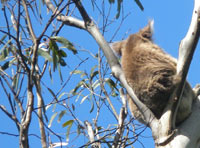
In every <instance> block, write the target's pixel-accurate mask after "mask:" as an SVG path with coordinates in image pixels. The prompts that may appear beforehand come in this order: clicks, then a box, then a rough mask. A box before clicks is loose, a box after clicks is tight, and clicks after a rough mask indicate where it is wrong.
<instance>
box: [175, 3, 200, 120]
mask: <svg viewBox="0 0 200 148" xmlns="http://www.w3.org/2000/svg"><path fill="white" fill-rule="evenodd" d="M199 36H200V1H199V0H194V9H193V14H192V19H191V23H190V26H189V29H188V32H187V34H186V36H185V37H184V38H183V40H182V41H181V43H180V46H179V57H178V63H177V75H178V76H180V78H181V81H180V84H179V85H178V87H177V98H178V103H177V106H176V110H175V115H174V117H173V121H174V122H175V118H176V113H177V110H178V106H179V104H180V101H181V95H182V92H183V90H184V87H185V80H186V77H187V73H188V70H189V67H190V63H191V61H192V57H193V54H194V51H195V49H196V46H197V43H198V40H199Z"/></svg>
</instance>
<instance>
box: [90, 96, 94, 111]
mask: <svg viewBox="0 0 200 148" xmlns="http://www.w3.org/2000/svg"><path fill="white" fill-rule="evenodd" d="M90 102H91V108H90V113H91V112H93V110H94V102H93V100H92V99H90Z"/></svg>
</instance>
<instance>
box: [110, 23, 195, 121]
mask: <svg viewBox="0 0 200 148" xmlns="http://www.w3.org/2000/svg"><path fill="white" fill-rule="evenodd" d="M153 23H154V22H153V21H150V22H149V23H148V25H147V26H146V27H144V28H143V29H141V30H140V31H139V32H138V33H136V34H132V35H130V36H129V37H128V38H127V39H125V40H122V41H119V42H115V43H112V45H111V46H112V49H113V50H114V51H115V52H116V53H117V54H118V55H120V56H121V66H122V69H123V72H124V74H125V77H126V80H127V83H128V84H129V85H130V87H131V88H132V89H133V90H134V92H135V94H136V95H137V97H138V98H139V99H140V101H142V102H143V103H144V104H145V105H146V106H147V107H148V108H149V109H150V110H151V111H152V112H153V113H154V115H155V117H156V118H157V119H159V118H160V117H161V115H162V114H163V111H164V108H165V107H166V104H167V103H168V100H169V98H170V96H171V94H172V93H173V91H174V89H175V87H176V85H177V84H178V82H179V80H180V79H179V78H177V76H176V65H177V60H176V59H175V58H173V57H172V56H170V55H169V54H167V53H165V52H164V51H163V50H162V49H161V48H160V47H159V46H158V45H156V44H154V43H153V40H152V34H153ZM195 97H196V95H195V93H194V91H193V90H192V88H191V86H190V84H189V83H188V82H186V83H185V89H184V92H183V95H182V101H181V103H180V106H179V108H178V112H177V117H176V123H177V124H178V123H181V122H182V121H184V120H185V119H186V118H187V117H188V116H189V114H190V113H191V108H192V103H193V100H194V98H195ZM128 104H129V108H130V111H131V113H132V115H133V116H134V117H135V118H136V119H138V120H139V121H142V120H143V119H142V115H141V113H140V112H139V110H138V109H137V107H136V105H135V104H134V102H133V101H132V99H131V98H130V97H129V96H128Z"/></svg>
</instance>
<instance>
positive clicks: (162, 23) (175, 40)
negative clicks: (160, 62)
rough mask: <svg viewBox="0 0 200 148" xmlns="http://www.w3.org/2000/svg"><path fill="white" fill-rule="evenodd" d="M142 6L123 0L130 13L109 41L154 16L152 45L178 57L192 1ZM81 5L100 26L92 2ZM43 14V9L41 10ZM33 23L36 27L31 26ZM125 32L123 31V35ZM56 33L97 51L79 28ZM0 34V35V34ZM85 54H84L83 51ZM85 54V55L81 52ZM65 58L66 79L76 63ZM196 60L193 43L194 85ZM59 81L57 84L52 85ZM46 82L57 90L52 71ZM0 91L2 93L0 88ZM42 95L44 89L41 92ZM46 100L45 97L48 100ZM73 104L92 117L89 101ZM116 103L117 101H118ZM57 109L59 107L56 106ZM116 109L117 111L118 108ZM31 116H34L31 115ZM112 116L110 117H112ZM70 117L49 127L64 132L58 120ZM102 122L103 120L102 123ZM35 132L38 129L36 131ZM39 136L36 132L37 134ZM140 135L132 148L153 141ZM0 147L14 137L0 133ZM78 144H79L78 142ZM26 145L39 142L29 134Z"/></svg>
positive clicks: (149, 1) (149, 146)
mask: <svg viewBox="0 0 200 148" xmlns="http://www.w3.org/2000/svg"><path fill="white" fill-rule="evenodd" d="M141 2H142V4H143V6H144V11H143V12H142V11H141V10H140V9H139V8H138V6H137V5H136V4H135V3H134V1H133V0H124V3H123V6H124V14H125V15H126V14H128V13H129V12H130V15H129V16H128V17H127V19H126V20H125V22H124V23H123V25H122V26H121V28H120V30H119V32H118V34H117V35H116V38H115V39H114V40H113V41H117V40H120V39H122V38H123V37H128V35H129V34H131V33H135V32H137V31H138V30H139V29H140V28H143V27H144V26H145V25H146V24H147V22H148V20H149V19H154V22H155V23H154V24H155V25H154V26H155V27H154V28H155V33H154V41H155V43H156V44H158V45H159V46H161V47H162V48H163V49H164V50H165V51H166V52H167V53H169V54H171V55H172V56H174V57H177V56H178V46H179V42H180V40H181V39H182V38H183V37H184V36H185V34H186V32H187V29H188V27H189V24H190V19H191V15H192V9H193V1H191V0H185V1H180V0H179V1H173V0H169V1H160V0H146V1H141ZM0 6H1V5H0ZM84 6H85V8H86V10H88V14H89V15H90V16H91V17H92V18H93V19H94V20H95V22H96V23H99V24H98V26H99V27H101V21H102V20H100V18H99V16H97V15H96V13H95V12H93V9H92V5H91V4H90V3H89V1H88V0H84ZM114 10H116V4H115V5H114V6H113V9H112V13H111V14H112V15H113V17H114V16H115V14H116V11H114ZM43 11H44V13H46V9H44V10H43ZM0 18H3V15H2V13H0ZM33 24H34V29H35V31H36V32H40V30H41V28H40V27H37V25H38V22H35V21H34V22H33ZM35 25H36V26H35ZM116 28H117V23H116V25H111V27H109V28H108V30H107V32H106V33H105V38H106V40H108V41H109V40H110V38H111V36H112V33H113V30H115V29H116ZM126 33H127V34H126ZM59 35H60V36H63V37H66V38H67V39H69V40H70V41H72V42H73V43H74V44H75V46H76V47H77V48H78V46H80V48H79V49H87V50H90V51H91V52H92V53H93V54H96V53H97V49H98V46H97V44H96V42H95V41H94V39H93V38H91V36H90V35H89V34H88V33H87V32H85V31H82V30H79V29H76V28H71V27H67V26H66V27H65V29H64V31H63V32H62V33H61V34H59ZM0 37H2V35H1V34H0ZM87 54H88V53H87ZM85 55H86V54H85ZM85 55H82V56H81V58H83V59H84V58H86V57H88V56H85ZM69 57H70V55H69V56H68V58H67V59H66V62H67V63H68V64H69V65H70V67H71V69H70V68H69V69H68V70H62V72H63V79H64V81H65V80H66V79H67V76H66V75H69V72H70V71H72V70H73V66H75V65H77V63H76V62H74V60H77V59H72V58H69ZM199 59H200V51H199V46H197V50H196V52H195V56H194V58H193V61H192V65H191V68H190V71H189V75H188V80H189V82H190V83H191V85H192V86H195V84H197V83H199V81H200V80H199V73H200V68H199V61H200V60H199ZM88 65H89V66H90V65H92V64H91V63H88ZM88 65H87V64H84V66H82V67H80V68H81V69H82V70H87V69H88V67H87V66H88ZM65 76H66V77H65ZM76 78H77V77H76V76H75V77H74V78H73V79H72V81H71V82H70V84H69V86H75V85H76ZM47 80H48V81H49V77H46V78H44V79H43V81H45V82H46V81H47ZM57 83H59V85H56V84H57ZM49 85H50V86H51V88H52V89H53V90H55V89H57V90H58V89H60V79H59V76H58V74H54V81H53V84H52V83H51V82H49ZM65 89H66V91H67V90H70V88H65ZM0 92H2V88H0ZM44 95H45V92H44ZM45 99H46V100H45V102H46V103H49V102H50V101H51V99H52V97H51V96H45ZM48 99H49V100H48ZM4 100H5V96H1V97H0V104H4V105H5V106H6V102H5V101H4ZM76 103H77V104H76V107H78V108H79V110H78V111H77V112H76V114H77V116H79V118H80V119H81V120H82V121H84V120H89V121H92V118H94V116H93V115H91V114H89V110H90V104H89V103H87V102H84V103H83V104H82V105H80V99H79V101H78V102H76ZM118 105H119V104H118ZM116 108H117V109H119V108H120V106H116ZM58 110H59V109H58ZM118 111H119V110H118ZM48 114H49V115H50V114H52V109H51V111H49V112H48ZM0 116H1V120H2V122H1V123H0V131H4V132H6V131H7V132H10V133H15V134H17V131H16V129H15V128H16V127H15V126H14V124H13V123H12V121H10V119H8V118H7V117H6V116H5V115H4V114H3V113H2V112H1V111H0ZM110 116H111V115H110V114H107V113H106V112H105V113H104V118H102V120H103V121H102V122H104V121H107V122H111V124H115V123H116V122H115V121H114V122H113V121H112V120H111V119H110ZM34 118H35V117H34ZM112 118H113V117H112ZM69 119H70V117H69V116H66V117H64V118H63V119H62V120H61V123H60V124H58V123H57V122H56V120H55V121H54V122H53V125H52V129H53V130H54V131H55V132H58V133H65V131H66V128H62V123H64V122H65V121H67V120H69ZM34 121H37V119H35V120H33V122H32V123H31V130H30V133H35V131H36V130H37V129H38V125H37V124H38V123H37V122H34ZM102 124H103V123H102ZM36 133H37V134H38V132H36ZM38 135H39V134H38ZM142 136H144V137H150V136H151V133H150V131H149V130H148V129H147V130H146V131H145V132H144V133H143V134H142ZM144 137H140V138H139V141H140V142H141V143H143V145H141V144H140V142H137V143H135V144H134V146H135V147H136V148H142V147H143V146H144V147H146V148H153V147H154V143H153V140H152V139H151V138H144ZM0 139H1V146H2V147H5V148H11V147H18V137H12V136H8V135H1V134H0ZM53 140H54V141H53V142H59V141H58V139H56V138H55V139H53ZM83 142H85V143H86V142H87V139H83ZM79 146H80V145H79ZM30 147H32V148H34V147H40V141H39V140H38V139H37V138H35V137H32V138H31V141H30Z"/></svg>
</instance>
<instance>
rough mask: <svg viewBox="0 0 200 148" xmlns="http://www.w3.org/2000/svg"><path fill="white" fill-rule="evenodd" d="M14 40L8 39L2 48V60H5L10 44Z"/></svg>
mask: <svg viewBox="0 0 200 148" xmlns="http://www.w3.org/2000/svg"><path fill="white" fill-rule="evenodd" d="M11 41H12V39H10V40H8V42H7V43H6V44H5V45H4V46H3V47H2V48H1V52H0V61H4V60H5V59H6V58H7V56H8V54H9V48H8V46H9V44H10V42H11Z"/></svg>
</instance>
